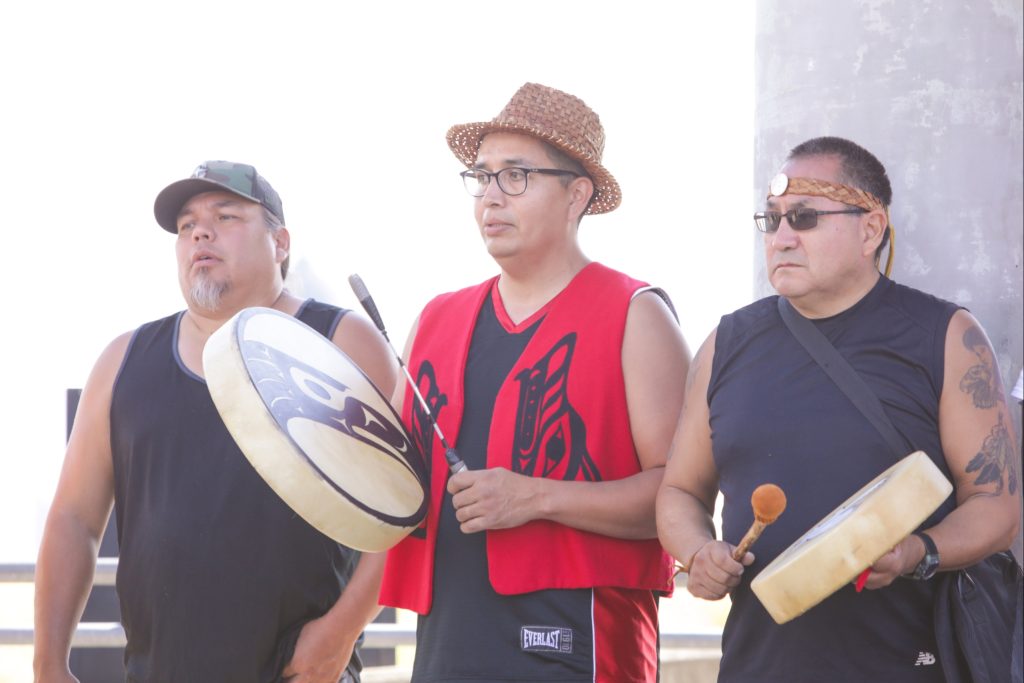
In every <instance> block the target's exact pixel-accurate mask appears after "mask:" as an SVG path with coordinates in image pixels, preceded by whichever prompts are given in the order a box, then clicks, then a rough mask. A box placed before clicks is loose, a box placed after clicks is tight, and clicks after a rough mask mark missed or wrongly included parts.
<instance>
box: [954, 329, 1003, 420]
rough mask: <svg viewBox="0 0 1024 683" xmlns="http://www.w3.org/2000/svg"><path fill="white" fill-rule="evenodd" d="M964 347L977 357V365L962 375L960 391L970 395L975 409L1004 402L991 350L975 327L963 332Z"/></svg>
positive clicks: (983, 336)
mask: <svg viewBox="0 0 1024 683" xmlns="http://www.w3.org/2000/svg"><path fill="white" fill-rule="evenodd" d="M964 346H966V347H967V348H968V349H970V350H971V352H972V353H973V354H974V355H975V356H977V357H978V363H977V364H976V365H972V366H971V367H970V368H968V369H967V372H966V373H964V376H963V379H961V380H960V391H962V392H964V393H966V394H970V395H971V398H972V399H973V400H974V407H975V408H992V407H993V406H995V405H996V403H998V402H1005V401H1006V398H1005V397H1004V396H1003V387H1002V383H1001V382H1000V381H999V377H998V376H997V374H996V371H995V363H994V362H993V360H992V349H990V348H989V345H988V342H987V341H986V340H985V334H984V333H983V332H982V331H981V330H980V329H979V328H978V326H977V325H971V326H970V327H968V328H967V331H966V332H964Z"/></svg>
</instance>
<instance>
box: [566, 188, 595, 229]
mask: <svg viewBox="0 0 1024 683" xmlns="http://www.w3.org/2000/svg"><path fill="white" fill-rule="evenodd" d="M569 193H570V194H569V197H570V202H569V217H570V218H571V219H572V220H573V221H574V222H576V223H579V221H580V217H581V216H583V212H584V211H586V210H587V204H589V203H590V198H591V197H593V196H594V181H593V180H591V179H590V178H585V177H582V176H581V177H579V178H576V179H574V180H573V181H572V182H571V183H569Z"/></svg>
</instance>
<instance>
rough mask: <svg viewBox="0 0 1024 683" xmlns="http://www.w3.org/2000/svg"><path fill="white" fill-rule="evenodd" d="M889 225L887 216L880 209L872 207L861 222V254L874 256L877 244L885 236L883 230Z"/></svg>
mask: <svg viewBox="0 0 1024 683" xmlns="http://www.w3.org/2000/svg"><path fill="white" fill-rule="evenodd" d="M888 227H889V217H888V216H886V214H885V211H883V210H882V209H874V210H873V211H871V212H870V213H869V214H867V216H866V220H864V221H862V222H861V241H862V243H863V245H864V248H863V254H864V255H865V256H869V255H870V256H871V257H872V258H874V256H875V252H876V251H877V250H878V245H879V244H881V243H882V238H883V237H885V230H886V228H888Z"/></svg>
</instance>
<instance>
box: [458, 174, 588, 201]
mask: <svg viewBox="0 0 1024 683" xmlns="http://www.w3.org/2000/svg"><path fill="white" fill-rule="evenodd" d="M531 173H543V174H544V175H571V176H573V177H574V178H579V177H580V174H579V173H576V172H575V171H566V170H564V169H561V168H519V167H518V166H510V167H508V168H503V169H501V170H500V171H497V172H495V173H490V172H489V171H485V170H483V169H482V168H471V169H469V170H468V171H463V172H462V173H460V174H459V175H460V176H462V182H463V183H465V185H466V192H469V193H470V194H471V195H473V196H474V197H483V196H484V193H485V192H487V186H488V185H490V184H491V178H497V179H498V188H499V189H500V190H501V191H502V192H504V193H505V194H507V195H508V196H510V197H515V196H518V195H521V194H522V193H524V192H526V180H527V178H528V177H529V176H530V174H531Z"/></svg>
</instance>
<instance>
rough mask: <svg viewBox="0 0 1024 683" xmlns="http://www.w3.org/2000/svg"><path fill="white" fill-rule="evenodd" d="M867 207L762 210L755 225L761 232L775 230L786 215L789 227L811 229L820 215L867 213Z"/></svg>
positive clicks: (756, 217) (756, 216)
mask: <svg viewBox="0 0 1024 683" xmlns="http://www.w3.org/2000/svg"><path fill="white" fill-rule="evenodd" d="M867 212H868V211H867V209H858V208H855V209H843V210H841V211H818V210H817V209H790V210H789V211H787V212H786V213H779V212H778V211H762V212H761V213H755V214H754V225H756V226H757V229H758V230H760V231H761V232H775V231H776V230H778V229H779V224H780V223H782V218H783V217H785V218H786V220H787V221H788V222H789V227H791V228H793V229H794V230H810V229H811V228H813V227H815V226H816V225H817V224H818V216H829V215H831V214H836V213H867Z"/></svg>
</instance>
